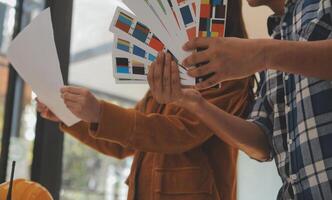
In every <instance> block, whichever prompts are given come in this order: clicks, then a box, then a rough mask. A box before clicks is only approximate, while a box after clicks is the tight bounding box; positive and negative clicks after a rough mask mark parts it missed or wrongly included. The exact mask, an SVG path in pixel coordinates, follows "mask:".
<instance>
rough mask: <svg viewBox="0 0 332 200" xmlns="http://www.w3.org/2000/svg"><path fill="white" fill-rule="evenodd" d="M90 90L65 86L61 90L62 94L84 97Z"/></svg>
mask: <svg viewBox="0 0 332 200" xmlns="http://www.w3.org/2000/svg"><path fill="white" fill-rule="evenodd" d="M88 92H89V90H87V89H85V88H80V87H73V86H65V87H63V88H61V93H62V94H63V93H72V94H77V95H82V94H86V93H88Z"/></svg>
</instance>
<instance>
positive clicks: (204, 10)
mask: <svg viewBox="0 0 332 200" xmlns="http://www.w3.org/2000/svg"><path fill="white" fill-rule="evenodd" d="M225 3H226V2H225V1H224V0H201V7H200V8H201V9H200V22H199V36H200V37H223V36H224V33H225V21H226V4H225Z"/></svg>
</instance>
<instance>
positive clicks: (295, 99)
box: [249, 0, 332, 200]
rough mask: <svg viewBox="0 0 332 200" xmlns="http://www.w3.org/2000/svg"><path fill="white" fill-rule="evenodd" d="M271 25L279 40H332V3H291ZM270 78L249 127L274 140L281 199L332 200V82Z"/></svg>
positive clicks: (268, 73) (270, 74)
mask: <svg viewBox="0 0 332 200" xmlns="http://www.w3.org/2000/svg"><path fill="white" fill-rule="evenodd" d="M268 22H269V23H268V24H269V28H270V29H271V28H273V30H272V31H271V32H270V34H271V35H272V37H273V38H274V39H281V40H293V41H316V40H327V39H332V7H331V0H288V1H286V9H285V14H284V16H282V17H275V16H271V17H270V18H269V21H268ZM273 24H277V26H273ZM285 51H287V49H285ZM298 59H301V57H299V58H298ZM331 62H332V58H331ZM299 67H301V66H299ZM331 70H332V65H331ZM264 74H265V76H264V77H265V78H264V80H263V81H262V82H263V84H262V88H261V91H260V97H259V98H258V99H257V102H256V104H255V106H254V108H253V111H252V113H251V117H250V120H249V121H252V122H254V123H256V124H258V125H259V126H260V127H261V128H262V130H264V132H265V133H266V134H267V135H268V137H269V141H270V145H271V149H272V155H271V160H272V159H273V158H274V159H275V162H276V165H277V168H278V171H279V174H280V176H281V178H282V181H283V187H282V188H281V190H280V192H279V195H278V199H279V200H286V199H296V200H332V81H326V80H319V79H315V78H309V77H304V76H301V75H296V74H288V73H283V72H279V71H275V70H267V71H266V72H265V73H264Z"/></svg>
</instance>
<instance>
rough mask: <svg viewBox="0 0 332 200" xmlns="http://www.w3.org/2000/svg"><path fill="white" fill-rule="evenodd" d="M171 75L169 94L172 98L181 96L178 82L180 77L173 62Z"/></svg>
mask: <svg viewBox="0 0 332 200" xmlns="http://www.w3.org/2000/svg"><path fill="white" fill-rule="evenodd" d="M171 71H172V75H171V79H172V82H171V92H172V96H173V97H175V98H176V97H178V96H180V95H181V82H180V75H179V69H178V66H177V64H176V63H175V61H172V68H171Z"/></svg>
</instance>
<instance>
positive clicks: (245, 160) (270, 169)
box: [238, 0, 281, 200]
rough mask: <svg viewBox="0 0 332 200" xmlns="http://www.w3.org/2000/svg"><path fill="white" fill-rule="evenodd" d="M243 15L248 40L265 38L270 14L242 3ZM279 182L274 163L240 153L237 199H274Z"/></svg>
mask: <svg viewBox="0 0 332 200" xmlns="http://www.w3.org/2000/svg"><path fill="white" fill-rule="evenodd" d="M243 9H244V10H243V14H244V18H245V23H246V26H247V30H248V33H249V37H250V38H267V37H268V34H267V28H266V20H267V17H268V16H269V15H270V14H272V12H271V10H270V9H268V8H266V7H260V8H250V7H249V6H248V3H247V2H246V0H244V1H243ZM280 187H281V181H280V178H279V176H278V173H277V170H276V166H275V164H274V162H269V163H259V162H257V161H254V160H251V159H250V158H249V157H248V156H246V155H245V154H244V153H240V157H239V164H238V199H239V200H273V199H276V197H277V193H278V191H279V188H280Z"/></svg>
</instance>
